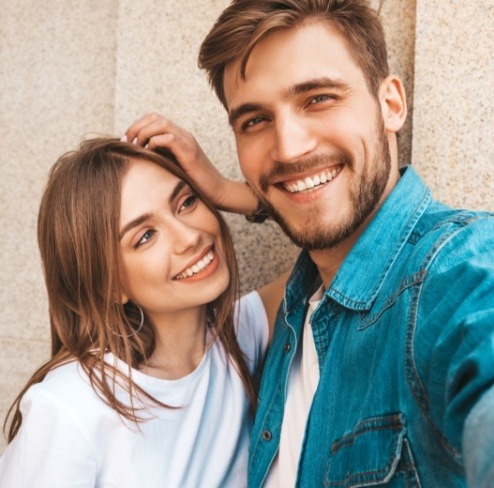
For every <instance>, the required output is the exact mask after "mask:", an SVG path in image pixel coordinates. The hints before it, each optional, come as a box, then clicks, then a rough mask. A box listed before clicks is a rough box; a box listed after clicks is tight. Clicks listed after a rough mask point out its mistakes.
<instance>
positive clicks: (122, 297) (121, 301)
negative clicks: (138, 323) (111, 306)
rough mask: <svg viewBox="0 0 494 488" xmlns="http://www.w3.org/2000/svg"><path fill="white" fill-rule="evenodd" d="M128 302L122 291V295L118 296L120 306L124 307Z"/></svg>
mask: <svg viewBox="0 0 494 488" xmlns="http://www.w3.org/2000/svg"><path fill="white" fill-rule="evenodd" d="M128 301H129V296H128V295H127V294H126V293H125V292H124V291H122V294H121V295H120V303H121V304H122V305H125V304H126V303H127V302H128Z"/></svg>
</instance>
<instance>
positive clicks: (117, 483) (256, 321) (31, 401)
mask: <svg viewBox="0 0 494 488" xmlns="http://www.w3.org/2000/svg"><path fill="white" fill-rule="evenodd" d="M238 306H239V307H240V314H239V315H238V323H237V337H238V341H239V344H240V347H241V349H242V351H244V353H245V355H246V357H247V361H248V366H249V368H250V370H251V372H254V371H255V370H256V368H257V367H258V366H259V364H260V362H261V361H262V359H263V357H264V354H265V351H266V348H267V342H268V324H267V318H266V313H265V311H264V307H263V304H262V301H261V299H260V297H259V295H258V294H257V293H256V292H252V293H249V294H248V295H246V296H244V297H243V298H242V299H241V300H240V302H239V304H238ZM107 361H108V362H109V363H110V364H112V363H113V364H118V366H119V368H121V370H122V371H128V366H126V365H125V363H122V362H121V361H120V362H119V361H118V360H115V358H114V357H113V356H112V355H110V354H109V355H107ZM132 377H133V380H134V382H135V383H136V384H138V385H139V386H140V387H142V388H143V389H144V390H145V391H146V392H148V393H150V394H151V395H152V396H154V397H155V398H156V399H158V400H160V401H161V402H163V403H166V404H168V405H172V406H176V407H180V408H177V409H167V408H161V407H156V406H153V407H149V408H148V409H147V410H146V411H144V412H142V414H145V415H147V416H149V417H151V418H150V420H147V421H145V422H141V423H139V424H138V425H136V424H135V423H133V422H130V421H128V420H126V419H122V418H121V417H119V415H118V414H117V413H116V412H115V410H113V409H112V408H110V407H109V406H108V405H106V404H105V402H104V401H103V400H102V399H101V398H100V397H99V396H98V395H97V394H96V393H95V391H94V390H93V388H92V387H91V386H90V384H89V380H88V378H87V376H86V375H85V373H84V372H83V370H82V368H81V367H80V365H79V364H78V363H76V362H72V363H69V364H66V365H64V366H61V367H59V368H57V369H55V370H53V371H51V372H50V373H49V374H48V375H47V376H46V378H45V379H44V380H43V381H42V382H41V383H38V384H36V385H33V386H32V387H31V388H30V389H29V390H28V392H27V393H26V394H25V396H24V398H23V400H22V403H21V411H22V417H23V420H22V425H21V428H20V430H19V432H18V434H17V436H16V437H15V438H14V440H13V441H12V442H11V443H10V444H9V445H8V446H7V448H6V450H5V452H4V453H3V455H2V457H1V458H0V486H1V487H2V488H72V487H78V488H86V487H91V488H92V487H102V488H103V487H104V488H154V487H156V488H165V487H166V488H168V487H170V488H171V487H177V488H187V487H190V488H200V487H204V488H214V487H232V488H237V487H243V486H246V484H247V455H248V444H249V437H250V429H251V420H250V418H249V414H248V409H249V404H248V399H247V396H246V394H245V390H244V386H243V384H242V381H241V379H240V376H239V375H238V373H237V371H236V370H235V367H234V365H233V364H232V362H231V361H229V360H228V358H227V355H226V353H225V351H224V349H223V347H222V345H221V343H220V342H219V341H216V342H215V343H214V344H213V345H212V347H211V348H210V349H208V350H207V352H206V353H205V354H204V357H203V359H202V361H201V363H200V364H199V366H198V367H197V368H196V370H195V371H193V372H192V373H190V374H189V375H187V376H185V377H183V378H180V379H178V380H172V381H169V380H162V379H158V378H155V377H151V376H148V375H145V374H143V373H141V372H139V371H136V370H132ZM118 394H119V398H121V399H123V400H124V401H125V400H128V394H126V393H125V391H124V390H123V389H120V388H119V390H118Z"/></svg>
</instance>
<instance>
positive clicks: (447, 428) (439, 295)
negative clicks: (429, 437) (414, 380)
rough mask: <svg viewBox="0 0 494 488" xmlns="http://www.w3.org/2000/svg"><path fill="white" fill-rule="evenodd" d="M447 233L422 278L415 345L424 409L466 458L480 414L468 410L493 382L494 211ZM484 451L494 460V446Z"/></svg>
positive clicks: (453, 450)
mask: <svg viewBox="0 0 494 488" xmlns="http://www.w3.org/2000/svg"><path fill="white" fill-rule="evenodd" d="M443 237H444V239H443V241H442V242H441V243H440V244H438V245H437V247H436V248H435V249H434V250H433V252H434V253H435V254H434V255H433V256H432V258H431V260H430V263H429V268H428V270H427V277H426V279H425V281H424V286H423V289H422V293H421V298H420V304H419V306H418V315H417V331H416V336H415V344H414V346H415V347H414V350H415V360H416V364H417V370H418V373H419V376H420V379H421V382H422V385H423V388H424V398H425V400H424V401H423V405H424V408H423V411H424V413H425V415H427V416H429V418H430V421H431V428H433V429H434V430H435V431H437V433H438V435H440V436H441V442H442V443H443V445H444V446H445V448H446V450H448V451H449V452H450V453H452V455H453V456H454V457H456V458H457V459H460V458H461V457H464V454H465V452H463V447H462V446H464V445H465V444H463V434H464V433H465V434H466V433H467V430H465V424H466V419H467V417H468V418H469V420H471V419H472V418H475V417H469V415H470V414H472V415H473V413H474V412H475V411H476V410H477V408H479V409H480V408H481V407H480V406H481V405H482V403H483V401H484V400H483V399H484V398H488V397H487V396H486V395H487V393H488V392H490V391H492V388H493V385H494V219H493V218H491V217H486V218H481V219H479V220H477V221H475V222H473V223H469V224H468V225H466V226H464V227H461V228H459V229H456V230H455V231H454V232H451V234H450V235H446V236H443ZM489 394H490V393H489ZM491 397H492V395H491ZM491 403H492V402H491ZM492 410H493V414H491V415H490V419H489V425H492V426H493V428H490V429H488V431H487V432H485V433H484V436H485V437H486V438H487V437H489V433H491V437H492V439H489V442H490V443H491V447H494V409H492ZM472 422H473V421H472ZM485 441H487V439H485ZM466 442H468V443H469V445H470V441H466ZM480 451H482V450H480ZM483 455H484V456H485V455H487V456H490V458H491V463H490V464H491V465H493V466H494V449H489V450H488V451H487V452H484V453H483ZM476 456H478V450H477V451H476V453H475V454H474V453H471V452H469V453H468V457H469V463H470V465H477V461H476V460H474V458H475V457H476ZM479 463H481V464H485V462H484V461H482V462H481V461H480V460H479ZM487 463H488V461H487ZM474 486H477V485H474ZM479 486H483V485H479ZM485 486H487V485H485ZM490 486H494V485H492V484H491V485H490Z"/></svg>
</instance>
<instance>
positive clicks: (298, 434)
mask: <svg viewBox="0 0 494 488" xmlns="http://www.w3.org/2000/svg"><path fill="white" fill-rule="evenodd" d="M323 293H324V288H323V286H322V285H321V287H320V288H319V289H318V290H317V291H316V293H314V295H313V296H312V297H311V299H310V300H309V308H308V310H307V314H306V316H305V323H304V328H303V332H302V340H301V343H299V345H298V348H297V352H296V353H295V357H294V358H293V362H292V366H291V368H290V373H289V375H288V389H287V395H286V402H285V412H284V415H283V423H282V424H281V435H280V447H279V450H278V455H277V456H276V458H275V460H274V461H273V464H272V466H271V469H270V470H269V473H268V477H267V479H266V481H265V483H264V487H265V488H290V487H292V486H295V482H296V480H297V470H298V463H299V459H300V451H301V449H302V442H303V440H304V434H305V426H306V424H307V418H308V416H309V412H310V408H311V406H312V400H313V399H314V393H315V391H316V388H317V385H318V384H319V359H318V356H317V351H316V346H315V344H314V336H313V335H312V327H311V325H310V317H311V315H312V313H313V312H314V311H315V310H316V309H317V307H318V305H319V303H320V301H321V298H322V295H323ZM280 467H281V469H280Z"/></svg>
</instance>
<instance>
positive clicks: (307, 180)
mask: <svg viewBox="0 0 494 488" xmlns="http://www.w3.org/2000/svg"><path fill="white" fill-rule="evenodd" d="M304 184H305V186H306V188H314V187H315V186H316V185H315V183H314V182H313V181H312V179H311V178H305V180H304Z"/></svg>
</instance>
